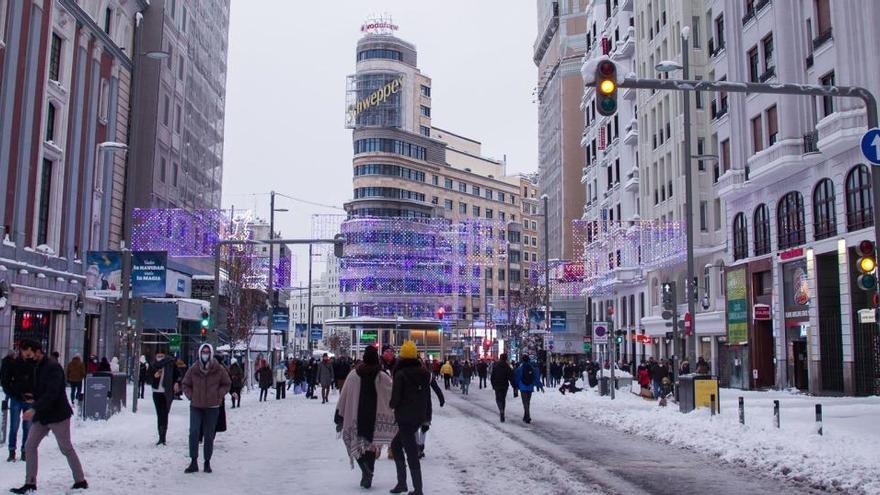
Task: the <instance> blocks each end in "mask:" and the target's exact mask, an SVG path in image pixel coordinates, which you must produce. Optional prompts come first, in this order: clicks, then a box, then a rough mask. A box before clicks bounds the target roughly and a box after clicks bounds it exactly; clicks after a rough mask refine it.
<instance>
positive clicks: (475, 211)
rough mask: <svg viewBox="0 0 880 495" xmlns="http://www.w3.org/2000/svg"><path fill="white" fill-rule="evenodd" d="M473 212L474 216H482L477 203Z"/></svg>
mask: <svg viewBox="0 0 880 495" xmlns="http://www.w3.org/2000/svg"><path fill="white" fill-rule="evenodd" d="M473 213H474V218H480V207H479V206H477V205H474V209H473Z"/></svg>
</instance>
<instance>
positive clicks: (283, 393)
mask: <svg viewBox="0 0 880 495" xmlns="http://www.w3.org/2000/svg"><path fill="white" fill-rule="evenodd" d="M286 398H287V389H286V388H284V382H275V400H281V399H286Z"/></svg>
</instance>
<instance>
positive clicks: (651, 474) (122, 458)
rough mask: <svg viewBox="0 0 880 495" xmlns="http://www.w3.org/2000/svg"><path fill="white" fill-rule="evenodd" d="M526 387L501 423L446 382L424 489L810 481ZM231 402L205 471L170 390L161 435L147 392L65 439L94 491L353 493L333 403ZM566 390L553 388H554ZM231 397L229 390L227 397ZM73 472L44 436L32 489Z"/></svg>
mask: <svg viewBox="0 0 880 495" xmlns="http://www.w3.org/2000/svg"><path fill="white" fill-rule="evenodd" d="M551 393H553V394H555V393H556V392H555V391H553V392H548V394H547V395H546V396H543V395H541V394H537V395H536V396H535V397H534V399H533V406H532V408H533V411H532V415H533V418H534V422H533V423H532V424H531V425H525V424H523V423H522V421H520V417H521V415H522V406H521V404H520V402H519V400H518V399H517V400H516V401H514V400H512V398H511V399H510V400H509V406H508V417H509V419H508V422H507V423H505V424H500V423H499V422H498V418H497V415H496V411H495V405H494V395H493V393H492V392H491V391H490V390H479V389H477V388H476V387H473V388H472V390H471V395H470V396H468V397H462V396H461V395H460V393H459V392H457V391H452V392H448V393H447V394H448V404H447V406H446V407H444V408H443V409H439V408H436V409H435V418H434V424H433V426H432V428H431V431H430V432H429V434H428V443H427V449H426V454H427V457H426V458H425V459H424V460H423V469H424V471H425V473H424V478H425V487H426V493H431V494H438V493H439V494H443V495H454V494H484V493H504V492H510V491H515V493H528V494H529V495H541V494H552V495H562V494H575V493H576V494H587V493H620V494H639V493H694V492H697V491H712V492H713V493H718V494H725V493H737V494H741V493H755V494H760V493H773V494H785V493H809V492H808V491H807V490H805V489H804V488H803V487H797V486H794V485H791V484H786V483H784V482H782V481H779V480H776V479H772V478H764V477H761V476H758V475H755V474H753V473H750V472H748V471H746V470H745V469H743V468H739V467H735V466H732V465H730V464H725V463H722V462H721V461H719V460H716V459H714V458H712V457H708V456H705V455H700V454H696V453H693V452H690V451H687V450H682V449H679V448H677V447H671V446H669V445H665V444H661V443H658V442H655V441H652V440H648V439H646V438H643V437H637V436H633V435H629V434H626V433H621V432H619V431H615V430H613V429H611V428H609V427H607V426H600V425H598V424H595V423H591V422H589V420H584V419H578V418H575V417H572V416H567V415H565V413H561V412H558V411H557V412H556V413H555V417H552V416H553V414H554V413H552V412H551V411H553V410H554V401H553V400H550V398H551V396H550V394H551ZM257 395H258V394H257V393H250V394H247V395H245V397H244V400H243V407H242V408H240V409H227V415H228V424H229V431H227V432H224V433H220V434H218V436H217V442H216V446H215V453H214V459H213V460H212V465H213V467H214V473H213V474H205V473H197V474H190V475H187V474H184V473H183V469H184V467H186V464H187V457H186V453H187V428H188V403H186V402H181V401H175V403H174V405H173V407H172V411H171V418H170V427H169V441H168V446H167V447H157V446H155V445H154V444H155V441H156V433H155V414H154V412H153V405H152V401H151V400H149V399H150V396H149V395H148V397H147V400H146V401H142V402H140V403H139V404H140V406H141V409H140V411H139V412H138V414H131V413H130V412H124V413H121V414H119V415H117V416H115V417H113V418H111V419H110V420H109V421H107V422H94V421H87V422H84V421H82V420H77V421H76V422H75V423H74V431H73V440H74V445H75V446H76V448H77V450H78V452H79V454H80V457H81V459H82V461H83V465H84V467H85V470H86V476H87V478H88V480H89V483H90V485H91V487H92V490H90V493H99V494H131V493H145V492H147V493H162V494H177V493H180V494H187V495H192V494H194V493H254V494H256V493H268V492H277V491H278V490H279V489H281V490H285V491H290V492H304V493H333V494H348V493H351V494H355V493H364V491H363V490H362V489H361V488H359V487H358V481H359V474H358V473H357V472H356V471H353V470H351V469H350V466H349V462H348V459H347V458H346V455H345V451H344V448H343V446H342V442H341V441H339V440H337V439H336V433H335V431H334V428H333V423H332V415H333V410H334V403H335V401H336V397H337V396H336V394H335V393H334V394H333V395H332V396H331V403H330V404H326V405H322V404H320V401H318V400H306V399H305V398H304V397H302V396H296V397H294V396H292V395H289V396H288V397H287V399H285V400H281V401H275V400H274V394H270V400H269V401H268V402H266V403H260V402H258V401H257ZM561 399H567V398H561V397H560V398H558V399H556V400H561ZM227 407H228V402H227ZM23 478H24V464H23V463H21V462H17V463H2V464H0V490H5V489H6V488H7V487H12V486H18V485H20V484H21V482H22V481H23ZM394 481H395V475H394V464H393V461H390V460H387V459H385V458H383V459H382V460H381V461H380V462H379V463H378V464H377V474H376V478H375V481H374V484H373V490H371V492H372V493H377V494H378V493H387V491H388V489H390V488H391V487H392V486H393V485H394ZM71 483H72V481H71V479H70V473H69V471H68V469H67V465H66V463H65V461H64V458H63V457H62V456H61V455H60V453H59V452H58V448H57V446H56V445H55V442H54V439H52V438H47V439H46V440H45V441H44V442H43V444H42V446H41V455H40V476H39V479H38V485H39V487H40V491H39V493H48V494H55V493H65V492H66V490H67V488H68V487H69V486H70V485H71Z"/></svg>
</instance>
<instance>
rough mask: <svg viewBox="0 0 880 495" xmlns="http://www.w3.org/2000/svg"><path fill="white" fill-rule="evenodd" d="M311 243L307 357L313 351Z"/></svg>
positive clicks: (310, 246) (310, 251)
mask: <svg viewBox="0 0 880 495" xmlns="http://www.w3.org/2000/svg"><path fill="white" fill-rule="evenodd" d="M312 323H313V318H312V245H311V244H309V328H307V329H306V337H307V338H308V339H309V340H308V342H309V346H308V349H309V359H311V357H312V351H313V349H314V348H313V347H312V346H313V345H314V344H313V342H312Z"/></svg>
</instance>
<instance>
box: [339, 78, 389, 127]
mask: <svg viewBox="0 0 880 495" xmlns="http://www.w3.org/2000/svg"><path fill="white" fill-rule="evenodd" d="M401 88H403V76H402V75H401V76H400V77H398V78H397V79H394V80H392V81H391V82H389V83H387V84H386V85H384V86H382V87H381V88H379V89H377V90H376V91H373V92H372V93H371V94H370V96H367V97H366V98H363V99H361V100H358V101H357V102H356V103H354V104H352V105H349V107H348V122H355V121H356V120H357V117H358V115H360V114H361V113H363V112H364V111H366V110H368V109H370V108H372V107H375V106H378V105H379V104H381V103H385V102H386V101H388V98H390V97H391V95H394V94H397V93H398V92H399V91H400V90H401Z"/></svg>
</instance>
